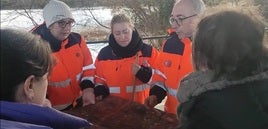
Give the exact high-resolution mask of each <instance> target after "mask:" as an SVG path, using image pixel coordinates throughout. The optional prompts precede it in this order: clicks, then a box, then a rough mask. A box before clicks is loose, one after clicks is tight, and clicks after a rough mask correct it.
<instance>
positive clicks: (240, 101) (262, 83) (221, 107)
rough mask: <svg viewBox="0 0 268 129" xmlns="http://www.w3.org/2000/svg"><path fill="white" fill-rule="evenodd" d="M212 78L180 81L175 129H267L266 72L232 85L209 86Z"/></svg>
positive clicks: (204, 74) (191, 77)
mask: <svg viewBox="0 0 268 129" xmlns="http://www.w3.org/2000/svg"><path fill="white" fill-rule="evenodd" d="M212 74H213V73H212V72H209V71H206V72H196V73H193V74H190V75H189V76H188V77H186V78H185V79H184V80H183V81H182V83H181V86H180V88H179V91H178V94H177V98H178V99H179V101H180V102H181V105H180V107H179V108H178V110H177V113H178V116H179V117H180V120H181V125H180V127H179V129H268V70H266V71H264V72H262V73H258V74H256V75H253V76H249V77H246V78H243V79H240V80H236V81H228V80H226V79H224V78H221V79H219V80H217V81H213V82H212V81H211V77H212Z"/></svg>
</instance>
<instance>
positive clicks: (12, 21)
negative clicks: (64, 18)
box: [1, 7, 112, 60]
mask: <svg viewBox="0 0 268 129" xmlns="http://www.w3.org/2000/svg"><path fill="white" fill-rule="evenodd" d="M71 10H72V13H73V16H74V18H75V21H76V25H75V26H74V27H73V31H74V32H80V30H82V29H87V28H99V29H103V27H101V26H99V25H98V24H97V22H96V21H94V20H93V17H92V16H91V14H90V11H91V12H92V14H93V15H94V17H95V18H96V19H97V20H98V21H99V22H100V23H101V24H103V25H105V26H109V23H110V20H111V18H112V10H111V9H107V8H102V7H95V8H94V9H92V10H88V9H84V8H79V9H75V8H73V9H71ZM27 11H28V12H29V15H31V16H32V17H33V19H34V20H35V22H36V23H37V24H42V23H43V22H44V19H43V16H42V15H43V14H42V9H32V10H27ZM26 15H27V14H26V13H25V11H24V10H1V28H14V29H24V30H27V31H30V30H31V29H32V28H34V26H35V25H34V24H33V23H32V21H31V20H30V19H29V18H28V17H27V16H26ZM105 45H107V44H106V43H99V44H89V45H88V47H89V48H90V50H91V54H92V58H93V60H95V58H96V56H97V54H98V52H99V50H100V49H101V48H102V47H104V46H105Z"/></svg>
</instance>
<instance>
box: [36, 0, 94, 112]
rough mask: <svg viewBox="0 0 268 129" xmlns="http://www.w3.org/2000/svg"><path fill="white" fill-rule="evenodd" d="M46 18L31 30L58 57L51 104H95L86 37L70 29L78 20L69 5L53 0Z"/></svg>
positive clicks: (60, 106) (67, 106)
mask: <svg viewBox="0 0 268 129" xmlns="http://www.w3.org/2000/svg"><path fill="white" fill-rule="evenodd" d="M43 17H44V20H45V22H44V23H43V24H42V25H40V26H37V27H36V28H34V29H33V30H32V31H33V33H36V34H38V35H40V36H41V37H42V39H44V40H46V41H47V42H48V43H49V44H50V46H51V49H52V51H53V56H54V57H55V63H54V66H53V68H52V71H51V73H50V77H49V79H48V81H49V82H48V90H47V97H48V99H49V100H50V101H51V104H52V107H53V108H56V109H58V110H68V109H71V108H73V107H75V106H77V105H82V104H83V105H88V104H93V103H95V96H94V89H93V88H94V80H93V78H94V75H95V66H94V64H93V60H92V57H91V53H90V51H89V49H88V47H87V45H86V42H85V40H84V38H83V37H82V36H81V35H80V34H78V33H74V32H71V29H72V27H73V26H74V23H75V20H74V18H73V15H72V13H71V10H70V7H69V6H68V5H66V4H65V3H64V2H62V1H58V0H51V1H49V3H48V4H47V5H46V6H45V7H44V9H43Z"/></svg>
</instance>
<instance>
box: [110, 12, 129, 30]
mask: <svg viewBox="0 0 268 129" xmlns="http://www.w3.org/2000/svg"><path fill="white" fill-rule="evenodd" d="M122 22H126V23H128V24H129V25H130V26H131V27H132V28H134V24H133V23H132V21H131V19H130V18H129V17H128V16H126V15H125V14H116V15H114V16H113V18H112V20H111V24H110V27H111V30H112V31H113V25H114V24H116V23H122Z"/></svg>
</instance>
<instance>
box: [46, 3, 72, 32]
mask: <svg viewBox="0 0 268 129" xmlns="http://www.w3.org/2000/svg"><path fill="white" fill-rule="evenodd" d="M43 17H44V20H45V22H46V25H47V27H49V26H50V25H51V24H53V23H54V22H56V21H59V20H62V19H66V18H71V19H73V20H74V18H73V15H72V13H71V9H70V7H69V6H68V5H67V4H65V3H64V2H62V1H59V0H50V1H49V3H48V4H47V5H46V6H45V7H44V9H43Z"/></svg>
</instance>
